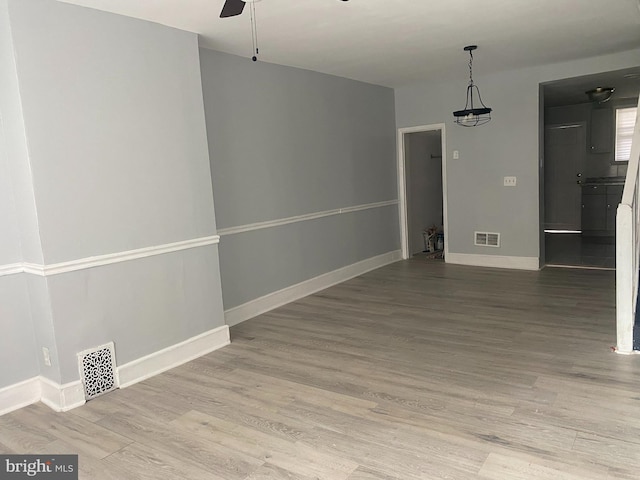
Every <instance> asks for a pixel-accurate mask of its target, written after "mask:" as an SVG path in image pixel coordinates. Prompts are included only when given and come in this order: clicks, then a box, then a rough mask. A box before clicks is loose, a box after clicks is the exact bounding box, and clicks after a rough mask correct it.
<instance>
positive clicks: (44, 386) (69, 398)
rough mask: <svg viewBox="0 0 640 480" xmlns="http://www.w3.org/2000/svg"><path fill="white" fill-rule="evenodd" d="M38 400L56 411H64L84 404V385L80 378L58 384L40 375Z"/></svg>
mask: <svg viewBox="0 0 640 480" xmlns="http://www.w3.org/2000/svg"><path fill="white" fill-rule="evenodd" d="M40 388H41V392H40V395H41V396H40V401H41V402H42V403H44V404H45V405H46V406H47V407H49V408H51V409H52V410H55V411H56V412H66V411H68V410H71V409H72V408H76V407H80V406H82V405H84V404H85V402H86V400H85V398H84V387H83V386H82V383H81V382H80V380H76V381H75V382H69V383H65V384H64V385H60V384H58V383H56V382H54V381H52V380H49V379H48V378H45V377H40Z"/></svg>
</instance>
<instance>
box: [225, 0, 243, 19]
mask: <svg viewBox="0 0 640 480" xmlns="http://www.w3.org/2000/svg"><path fill="white" fill-rule="evenodd" d="M242 10H244V1H243V0H226V1H225V2H224V6H223V7H222V12H220V18H227V17H235V16H236V15H240V14H241V13H242Z"/></svg>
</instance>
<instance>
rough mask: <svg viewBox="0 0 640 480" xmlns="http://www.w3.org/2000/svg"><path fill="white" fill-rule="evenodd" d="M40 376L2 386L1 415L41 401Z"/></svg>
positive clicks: (0, 391)
mask: <svg viewBox="0 0 640 480" xmlns="http://www.w3.org/2000/svg"><path fill="white" fill-rule="evenodd" d="M40 392H41V389H40V377H33V378H30V379H28V380H25V381H23V382H19V383H15V384H13V385H9V386H8V387H4V388H0V416H2V415H4V414H5V413H9V412H13V411H14V410H18V409H19V408H22V407H26V406H27V405H31V404H33V403H36V402H38V401H40V397H41V394H40Z"/></svg>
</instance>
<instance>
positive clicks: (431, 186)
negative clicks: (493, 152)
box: [405, 131, 443, 255]
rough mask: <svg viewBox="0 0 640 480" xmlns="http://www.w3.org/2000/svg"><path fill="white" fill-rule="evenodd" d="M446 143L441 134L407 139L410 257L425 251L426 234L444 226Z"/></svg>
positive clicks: (436, 133)
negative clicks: (434, 227)
mask: <svg viewBox="0 0 640 480" xmlns="http://www.w3.org/2000/svg"><path fill="white" fill-rule="evenodd" d="M440 155H442V139H441V133H440V131H431V132H417V133H409V134H406V135H405V168H406V172H407V199H408V201H407V217H408V227H409V254H411V255H414V254H416V253H419V252H422V251H423V250H424V237H423V235H422V232H423V231H424V230H425V229H426V228H428V227H431V226H432V225H437V226H438V227H441V226H442V225H443V212H442V158H432V156H435V157H438V156H440Z"/></svg>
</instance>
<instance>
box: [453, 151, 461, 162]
mask: <svg viewBox="0 0 640 480" xmlns="http://www.w3.org/2000/svg"><path fill="white" fill-rule="evenodd" d="M459 158H460V152H459V151H458V150H454V151H453V159H454V160H458V159H459Z"/></svg>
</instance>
